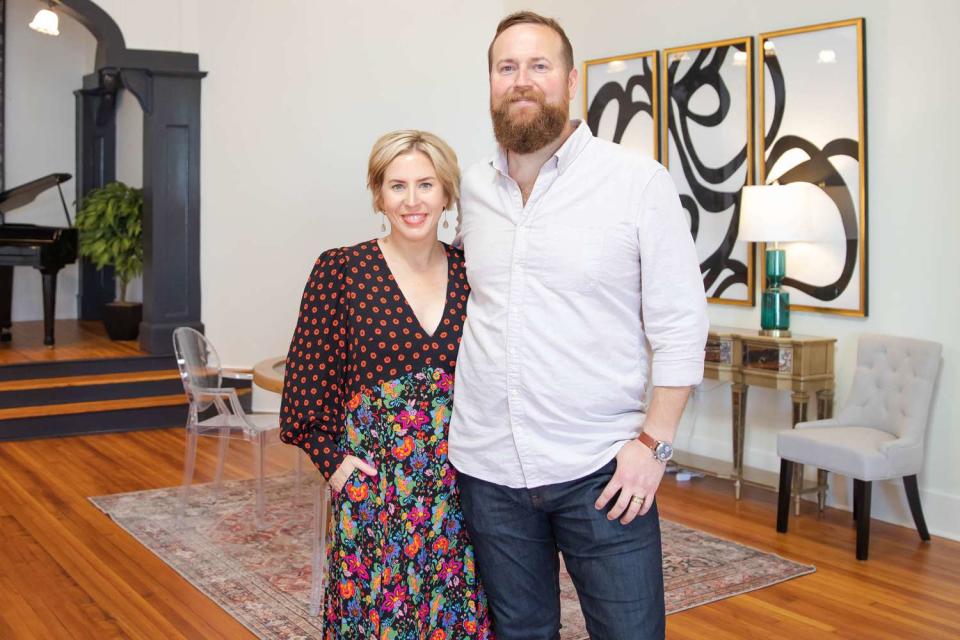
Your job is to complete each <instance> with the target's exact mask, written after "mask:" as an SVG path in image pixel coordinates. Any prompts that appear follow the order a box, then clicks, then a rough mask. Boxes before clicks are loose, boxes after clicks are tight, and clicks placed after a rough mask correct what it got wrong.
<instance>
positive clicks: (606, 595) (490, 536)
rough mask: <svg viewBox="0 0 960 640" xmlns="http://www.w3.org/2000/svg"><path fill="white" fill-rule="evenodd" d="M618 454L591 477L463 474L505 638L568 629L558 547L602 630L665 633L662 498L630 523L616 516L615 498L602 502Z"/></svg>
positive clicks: (610, 635)
mask: <svg viewBox="0 0 960 640" xmlns="http://www.w3.org/2000/svg"><path fill="white" fill-rule="evenodd" d="M616 464H617V463H616V460H613V461H611V462H610V463H608V464H607V465H606V466H605V467H603V468H602V469H600V470H599V471H596V472H594V473H592V474H590V475H589V476H586V477H584V478H579V479H577V480H571V481H570V482H562V483H560V484H552V485H546V486H542V487H536V488H533V489H511V488H509V487H504V486H501V485H497V484H493V483H490V482H486V481H484V480H480V479H478V478H473V477H470V476H468V475H466V474H464V473H460V474H459V476H458V478H459V485H460V495H461V501H462V503H463V515H464V520H465V523H466V526H467V530H468V532H469V533H470V537H471V540H472V542H473V546H474V550H475V552H476V556H477V567H478V570H479V575H480V579H481V581H482V582H483V585H484V588H485V589H486V591H487V597H488V600H489V603H490V609H491V611H492V613H493V624H494V630H495V631H496V634H497V638H498V640H556V639H557V638H559V637H560V635H559V634H560V597H559V596H560V578H559V571H560V563H559V558H558V555H557V551H558V550H559V551H560V552H561V553H563V559H564V562H565V563H566V567H567V571H569V573H570V577H571V578H573V584H574V586H575V587H576V589H577V595H578V597H579V598H580V607H581V609H582V610H583V615H584V618H585V619H586V623H587V631H588V632H589V633H590V637H591V638H592V639H593V640H645V639H648V638H650V639H653V638H663V637H664V634H665V629H666V621H665V611H664V602H663V564H662V562H663V560H662V552H661V549H660V517H659V514H658V512H657V505H656V502H654V504H653V506H652V507H651V509H650V511H649V512H647V515H645V516H643V517H642V518H641V517H638V518H636V519H634V521H633V522H631V523H630V524H628V525H626V526H624V525H622V524H620V521H619V520H613V521H610V520H607V516H606V514H607V508H604V509H603V510H600V511H598V510H597V509H596V508H594V503H595V502H596V500H597V497H599V495H600V492H601V491H603V488H604V486H606V484H607V482H608V481H609V480H610V478H611V477H613V472H614V470H615V469H616ZM615 501H616V497H614V500H612V501H611V502H610V504H609V505H608V507H610V506H613V503H614V502H615Z"/></svg>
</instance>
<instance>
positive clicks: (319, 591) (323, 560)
mask: <svg viewBox="0 0 960 640" xmlns="http://www.w3.org/2000/svg"><path fill="white" fill-rule="evenodd" d="M317 475H318V478H317V482H316V483H314V486H313V523H312V524H313V526H312V537H313V561H312V563H311V564H312V566H311V568H310V571H311V573H310V577H311V585H310V615H311V616H318V615H320V611H321V609H322V606H323V592H324V586H325V581H326V577H327V576H326V572H327V535H328V533H329V532H330V527H329V524H330V523H329V518H330V516H331V513H330V490H329V489H328V488H327V483H326V481H324V479H323V477H322V476H319V474H317ZM333 526H336V523H334V525H333Z"/></svg>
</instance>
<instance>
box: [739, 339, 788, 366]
mask: <svg viewBox="0 0 960 640" xmlns="http://www.w3.org/2000/svg"><path fill="white" fill-rule="evenodd" d="M743 366H744V367H745V368H747V369H759V370H761V371H772V372H774V373H792V372H793V347H792V346H788V345H779V346H769V345H756V344H750V343H745V344H744V345H743Z"/></svg>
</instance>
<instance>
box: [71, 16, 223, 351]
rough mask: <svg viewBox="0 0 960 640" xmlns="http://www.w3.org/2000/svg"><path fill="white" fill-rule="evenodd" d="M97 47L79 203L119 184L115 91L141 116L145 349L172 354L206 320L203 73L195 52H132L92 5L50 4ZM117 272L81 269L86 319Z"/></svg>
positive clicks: (83, 126) (83, 113) (82, 134)
mask: <svg viewBox="0 0 960 640" xmlns="http://www.w3.org/2000/svg"><path fill="white" fill-rule="evenodd" d="M53 3H54V4H55V5H56V7H57V8H58V10H60V11H62V12H63V13H64V14H65V15H68V16H70V17H71V18H73V19H74V20H76V21H78V22H79V23H80V24H82V25H83V26H84V27H86V28H87V30H88V31H90V33H92V34H93V35H94V37H95V38H96V39H97V52H96V62H95V66H96V68H95V69H94V72H93V73H91V74H89V75H87V76H84V78H83V88H82V89H80V90H79V91H77V92H76V97H77V102H76V104H77V197H78V199H82V198H83V196H84V195H85V194H86V193H88V192H89V191H90V190H91V189H93V188H95V187H99V186H102V185H104V184H106V183H107V182H111V181H112V180H114V179H115V177H116V120H115V118H114V111H115V108H116V104H117V101H116V97H117V92H118V91H121V90H124V89H126V90H129V91H130V93H132V94H133V95H134V96H135V97H136V98H137V101H138V102H139V103H140V107H141V108H142V109H143V196H144V220H143V224H144V227H143V242H144V265H143V322H142V323H141V325H140V347H141V349H143V350H144V351H147V352H149V353H156V354H164V353H172V351H173V345H172V343H171V335H172V333H173V330H174V329H175V328H176V327H179V326H189V327H194V328H196V329H198V330H200V331H203V324H202V323H201V322H200V81H201V79H202V78H203V77H204V76H205V75H206V72H202V71H200V65H199V58H198V56H197V54H195V53H179V52H171V51H152V50H147V49H128V48H127V46H126V42H125V41H124V38H123V34H122V33H121V31H120V28H119V27H118V26H117V24H116V22H114V20H113V18H111V17H110V16H109V15H108V14H107V13H106V12H105V11H104V10H103V9H101V8H100V7H99V6H97V5H96V4H94V3H93V2H91V0H53ZM113 291H114V281H113V274H112V273H109V272H99V271H97V270H96V269H93V267H92V265H89V264H85V263H84V264H81V269H80V317H81V318H85V319H93V318H94V317H98V315H99V314H100V313H101V311H100V310H101V309H102V305H103V303H104V302H108V301H110V300H112V299H113Z"/></svg>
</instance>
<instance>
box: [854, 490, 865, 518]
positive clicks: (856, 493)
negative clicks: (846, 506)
mask: <svg viewBox="0 0 960 640" xmlns="http://www.w3.org/2000/svg"><path fill="white" fill-rule="evenodd" d="M862 488H863V487H862V486H861V485H860V483H859V482H858V481H856V480H854V481H853V521H854V522H856V521H857V520H858V519H859V518H858V516H859V515H860V490H861V489H862Z"/></svg>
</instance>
